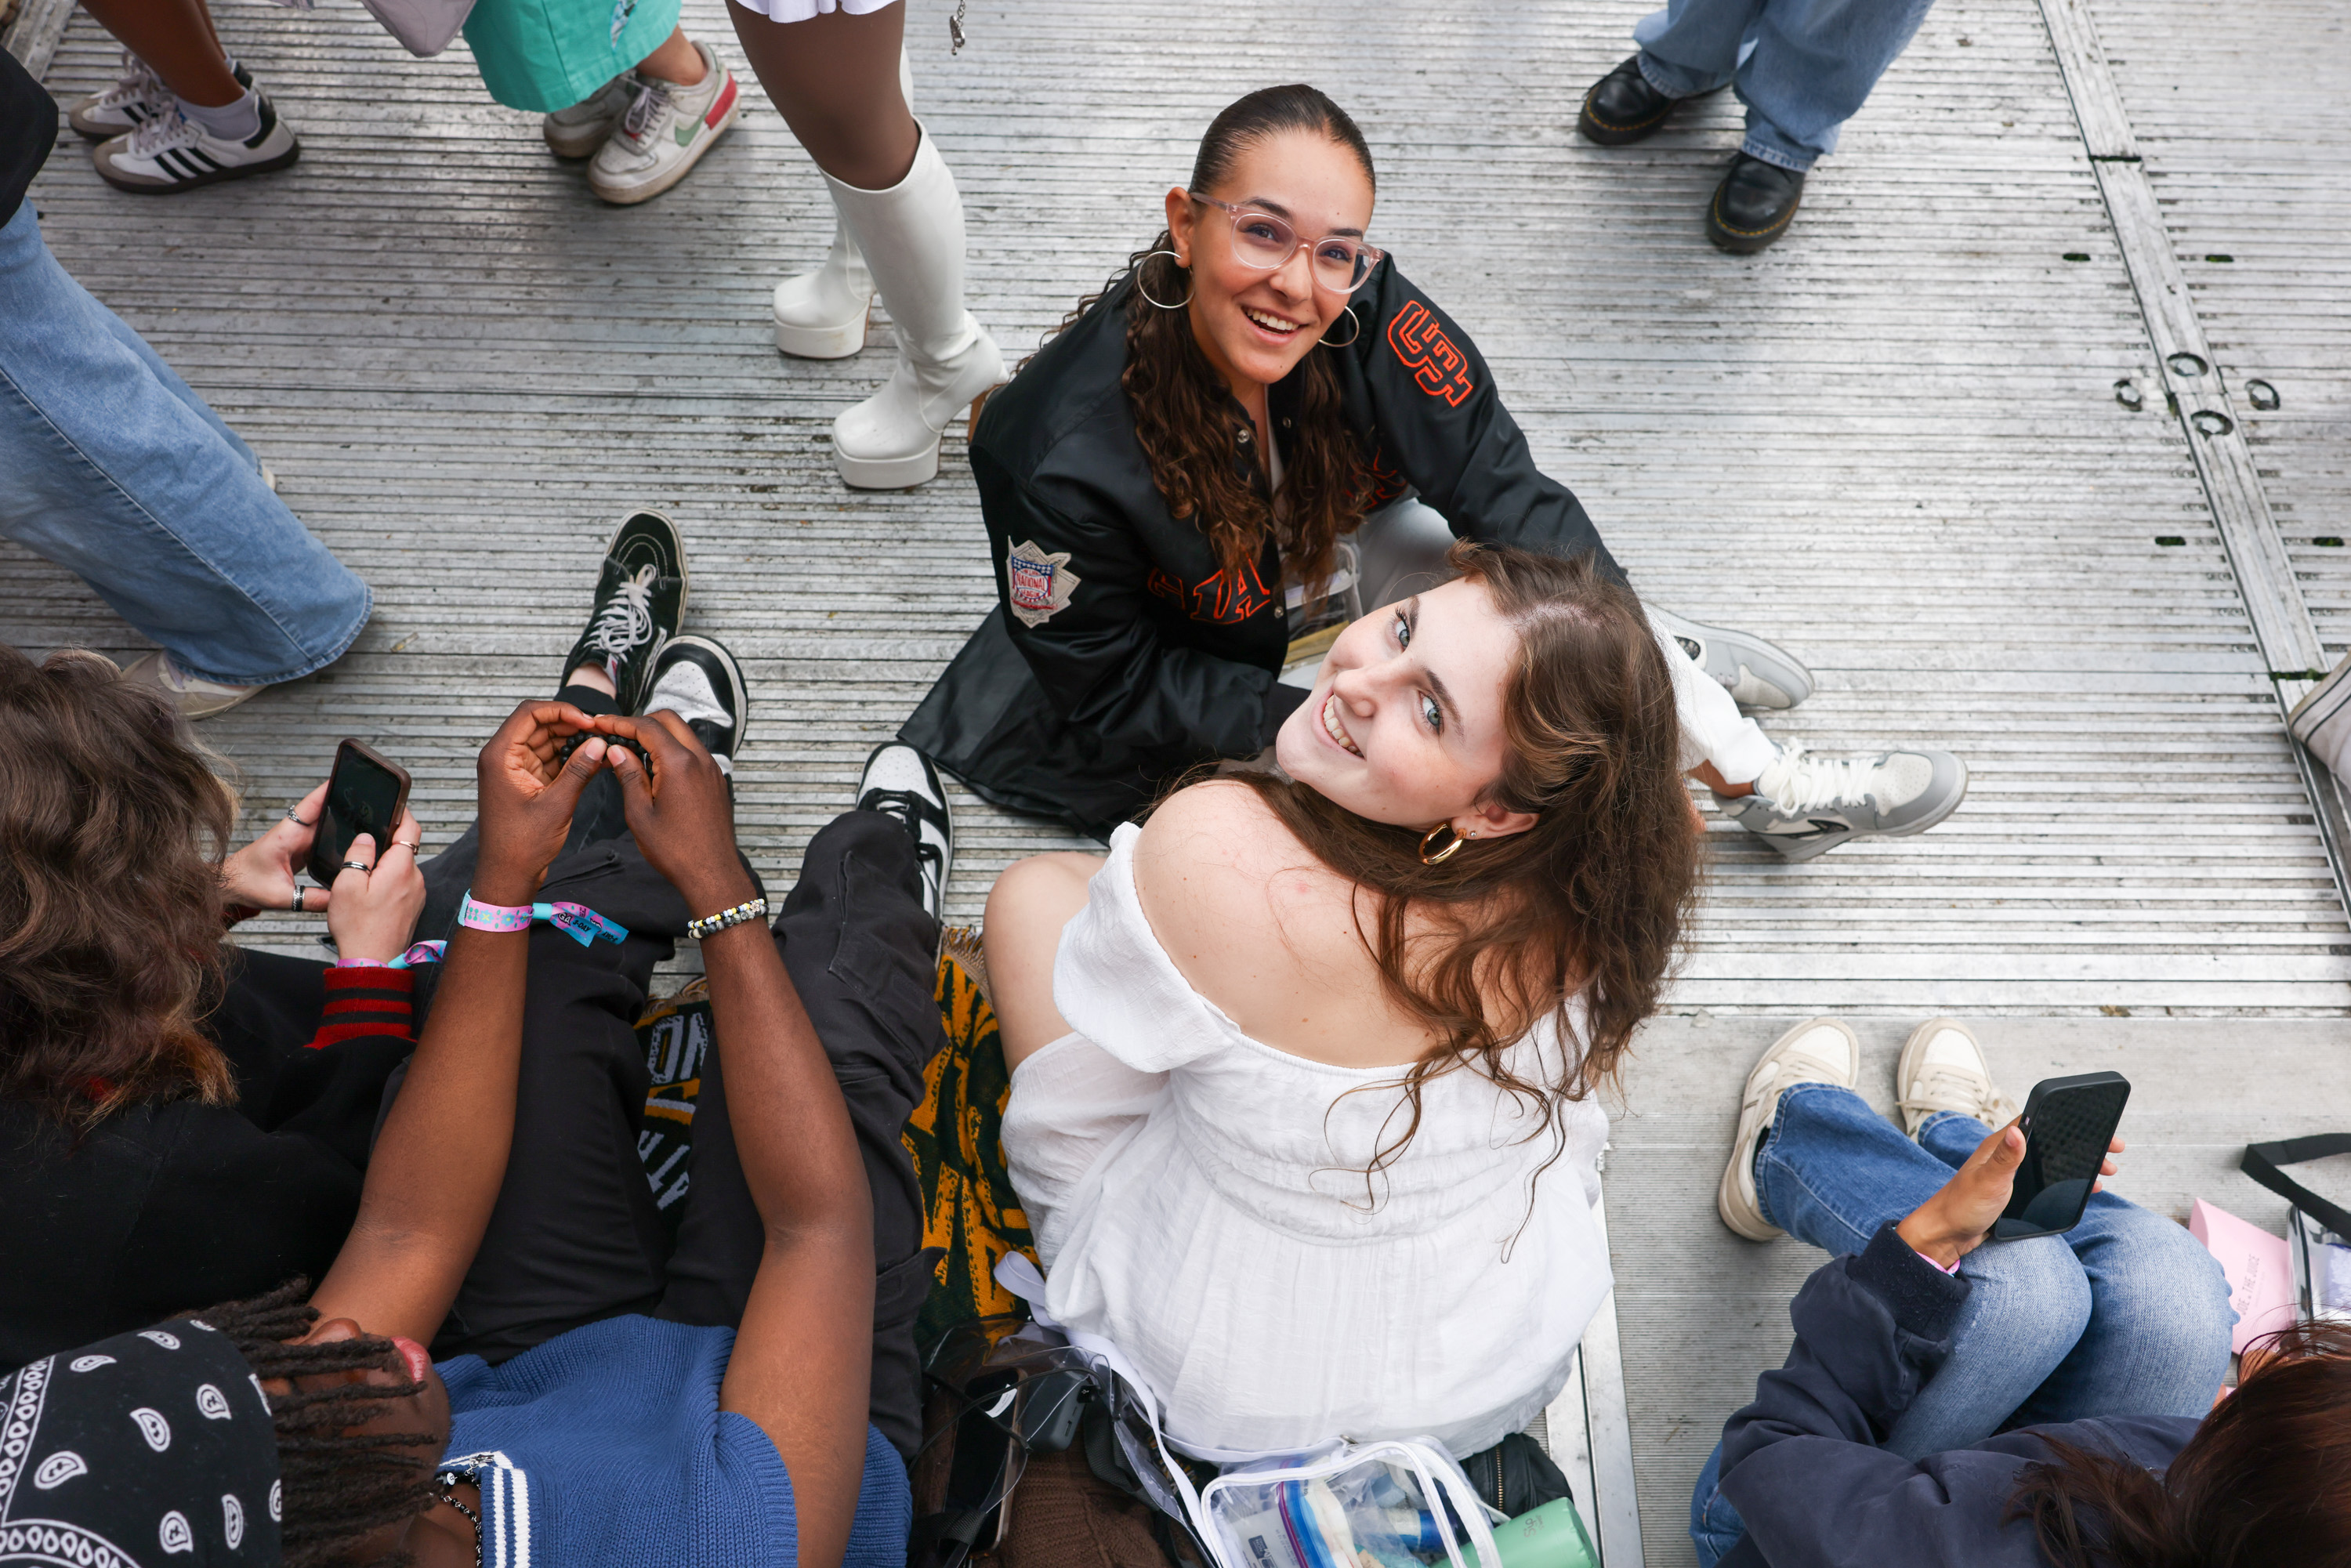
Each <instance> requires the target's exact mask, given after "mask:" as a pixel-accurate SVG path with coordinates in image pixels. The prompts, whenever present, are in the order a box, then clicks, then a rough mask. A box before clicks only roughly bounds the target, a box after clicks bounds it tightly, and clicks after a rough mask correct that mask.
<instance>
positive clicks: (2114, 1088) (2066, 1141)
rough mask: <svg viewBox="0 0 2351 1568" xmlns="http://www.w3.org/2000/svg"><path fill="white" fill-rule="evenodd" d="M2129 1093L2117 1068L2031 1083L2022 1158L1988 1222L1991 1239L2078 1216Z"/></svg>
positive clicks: (2046, 1228) (2048, 1228) (2056, 1225)
mask: <svg viewBox="0 0 2351 1568" xmlns="http://www.w3.org/2000/svg"><path fill="white" fill-rule="evenodd" d="M2129 1099H2130V1084H2129V1082H2127V1081H2126V1080H2125V1079H2124V1077H2123V1076H2122V1074H2120V1073H2118V1072H2092V1073H2085V1074H2084V1075H2083V1076H2082V1077H2079V1078H2058V1079H2050V1080H2048V1081H2046V1082H2043V1083H2041V1084H2039V1085H2037V1086H2036V1087H2035V1088H2034V1089H2033V1091H2032V1099H2031V1100H2030V1101H2029V1102H2028V1103H2027V1104H2026V1106H2025V1123H2024V1163H2023V1164H2022V1166H2019V1167H2018V1169H2017V1173H2016V1186H2015V1190H2014V1191H2013V1192H2012V1193H2011V1195H2010V1197H2009V1200H2008V1210H2007V1212H2006V1213H2004V1214H2003V1215H2001V1218H1999V1219H1998V1220H1996V1221H1995V1222H1994V1223H1993V1225H1992V1228H1991V1234H1992V1239H1994V1240H1996V1241H2017V1240H2022V1239H2024V1238H2026V1237H2029V1236H2050V1235H2054V1234H2056V1233H2058V1232H2060V1231H2064V1230H2071V1229H2072V1228H2074V1226H2076V1225H2078V1224H2080V1223H2081V1220H2082V1210H2083V1209H2084V1208H2085V1207H2087V1206H2088V1204H2089V1201H2090V1193H2091V1189H2092V1187H2093V1186H2095V1184H2096V1182H2097V1179H2098V1167H2099V1166H2100V1165H2102V1164H2104V1163H2105V1157H2106V1145H2108V1144H2109V1143H2110V1142H2112V1141H2113V1139H2114V1135H2115V1129H2116V1127H2117V1126H2119V1125H2120V1124H2121V1123H2122V1119H2123V1105H2124V1103H2125V1102H2126V1101H2128V1100H2129Z"/></svg>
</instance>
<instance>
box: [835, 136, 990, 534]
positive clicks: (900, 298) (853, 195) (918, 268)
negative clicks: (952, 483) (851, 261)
mask: <svg viewBox="0 0 2351 1568" xmlns="http://www.w3.org/2000/svg"><path fill="white" fill-rule="evenodd" d="M915 128H916V130H917V131H920V132H921V135H922V141H921V143H920V145H918V146H917V147H916V148H915V150H914V166H913V167H912V168H910V169H908V170H907V171H906V176H905V178H904V179H903V180H901V181H899V182H898V183H896V184H895V185H893V186H892V187H890V189H888V190H886V191H865V190H860V189H859V188H858V187H856V186H854V185H845V184H843V183H841V182H840V181H839V180H836V179H834V178H832V176H831V175H830V174H828V175H826V176H825V183H826V184H827V185H829V186H831V190H832V200H833V205H834V206H835V207H836V208H837V209H838V210H839V211H840V213H841V217H842V219H843V221H844V222H845V224H846V225H847V226H848V229H849V232H850V236H851V238H852V240H853V241H854V242H855V244H856V246H857V248H858V251H859V252H860V253H861V254H862V256H864V257H865V265H866V267H868V268H869V269H870V270H871V271H872V276H873V281H874V284H875V286H876V288H877V290H878V291H879V292H880V294H881V296H882V301H883V304H885V305H887V306H888V307H889V308H890V319H891V321H892V323H893V326H894V327H895V329H896V335H897V340H898V367H897V369H896V370H894V371H892V372H891V375H890V379H889V381H888V382H885V383H884V384H883V388H882V390H881V391H880V392H876V393H874V394H873V395H872V397H870V398H867V399H866V400H865V401H864V402H861V403H859V404H858V405H857V406H856V407H854V408H852V409H850V410H849V411H848V412H846V413H843V414H841V417H840V418H838V419H836V420H834V421H833V422H832V445H833V461H834V463H835V464H836V465H838V466H839V467H840V469H841V478H842V479H844V480H846V481H847V482H848V483H849V484H851V485H852V486H856V487H857V488H859V489H861V490H896V489H903V488H904V487H905V486H909V485H920V484H922V483H924V482H925V480H927V479H930V478H931V477H932V476H935V475H936V474H937V473H938V471H939V434H940V433H941V432H942V431H944V430H946V427H947V423H948V422H949V421H951V420H953V419H954V418H955V416H956V413H958V412H960V411H961V410H963V409H965V408H966V407H967V406H969V405H970V403H971V402H973V400H975V399H976V398H977V397H978V396H979V394H980V393H982V392H986V391H987V390H988V389H989V388H990V387H993V386H997V385H998V384H1000V383H1001V382H1003V381H1004V379H1005V377H1004V355H1003V354H1002V353H1001V352H1000V351H999V350H998V349H997V346H996V340H995V339H993V338H991V337H989V336H988V335H987V332H986V331H985V330H983V329H981V327H980V325H979V323H978V322H977V321H975V320H973V319H972V317H971V313H970V312H969V311H967V310H966V309H965V308H964V307H963V202H962V199H961V198H960V197H959V196H958V195H957V194H956V183H955V176H954V175H953V174H951V173H949V172H947V166H946V162H945V161H944V160H943V159H941V158H940V156H939V152H938V147H937V145H936V143H935V142H934V141H933V140H932V138H931V134H930V132H929V131H926V130H923V129H922V124H921V121H919V120H918V121H916V122H915Z"/></svg>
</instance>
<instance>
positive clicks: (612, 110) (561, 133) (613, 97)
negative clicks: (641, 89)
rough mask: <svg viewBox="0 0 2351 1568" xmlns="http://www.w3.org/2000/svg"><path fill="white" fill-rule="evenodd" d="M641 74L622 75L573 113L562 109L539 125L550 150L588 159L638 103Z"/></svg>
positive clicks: (628, 73) (580, 102) (574, 106)
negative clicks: (630, 108)
mask: <svg viewBox="0 0 2351 1568" xmlns="http://www.w3.org/2000/svg"><path fill="white" fill-rule="evenodd" d="M639 85H640V84H639V82H638V80H637V73H636V72H635V71H633V70H625V71H622V73H621V74H620V75H619V76H616V77H614V78H612V79H611V81H608V82H606V83H605V84H604V85H603V86H602V87H600V88H598V89H596V90H595V91H594V92H592V93H590V94H589V95H588V96H587V97H586V98H583V99H580V101H579V102H578V103H575V104H573V105H572V106H571V107H570V108H569V109H559V110H556V111H555V112H554V113H553V114H550V115H549V116H548V117H547V118H546V119H544V120H540V121H539V122H538V130H539V134H540V135H542V136H544V137H546V138H547V146H548V150H549V152H553V153H554V154H555V155H556V156H557V157H558V158H588V157H592V156H593V155H594V154H595V152H596V149H598V148H599V147H601V146H602V145H604V139H605V138H606V137H608V136H610V135H611V134H612V127H614V126H615V125H618V124H620V123H621V116H622V115H624V114H626V113H628V112H629V105H631V104H632V103H634V102H635V101H636V100H637V88H638V86H639Z"/></svg>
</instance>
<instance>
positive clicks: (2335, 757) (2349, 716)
mask: <svg viewBox="0 0 2351 1568" xmlns="http://www.w3.org/2000/svg"><path fill="white" fill-rule="evenodd" d="M2285 727H2286V729H2287V730H2288V731H2289V732H2290V733H2291V734H2292V735H2293V736H2294V738H2295V739H2296V740H2298V741H2300V742H2302V744H2303V745H2304V746H2306V747H2310V754H2311V755H2312V756H2313V757H2315V758H2318V760H2319V762H2320V763H2321V764H2322V765H2323V766H2324V767H2325V768H2326V770H2327V771H2328V772H2329V773H2332V774H2334V775H2335V777H2336V778H2337V779H2351V769H2346V767H2345V766H2344V765H2345V764H2346V762H2351V655H2346V657H2345V658H2344V661H2343V662H2342V663H2341V664H2337V665H2335V668H2334V670H2333V671H2332V672H2330V673H2329V674H2328V675H2327V677H2326V678H2325V680H2323V681H2321V682H2319V683H2318V684H2317V685H2314V686H2313V687H2311V688H2310V690H2309V692H2308V693H2307V694H2306V695H2304V697H2303V699H2302V700H2301V701H2300V702H2298V703H2296V704H2294V711H2293V712H2292V713H2290V714H2288V715H2287V716H2286V720H2285Z"/></svg>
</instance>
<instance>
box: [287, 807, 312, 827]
mask: <svg viewBox="0 0 2351 1568" xmlns="http://www.w3.org/2000/svg"><path fill="white" fill-rule="evenodd" d="M286 820H287V821H289V822H292V823H294V824H295V825H296V826H298V827H303V828H308V827H315V826H317V824H316V823H314V822H312V821H310V820H309V819H308V817H304V816H299V815H298V814H297V813H296V812H295V810H294V808H293V807H291V806H288V807H287V808H286Z"/></svg>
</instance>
